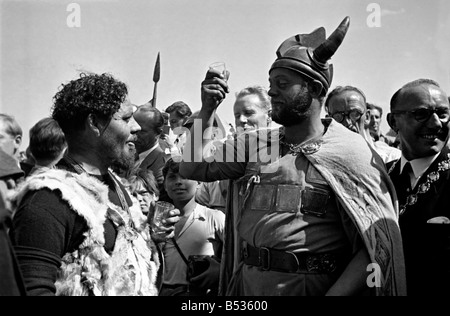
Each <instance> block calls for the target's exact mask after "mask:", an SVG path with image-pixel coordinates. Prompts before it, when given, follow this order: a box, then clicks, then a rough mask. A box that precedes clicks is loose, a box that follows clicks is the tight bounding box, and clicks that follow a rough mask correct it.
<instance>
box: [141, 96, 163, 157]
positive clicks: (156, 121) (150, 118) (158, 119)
mask: <svg viewBox="0 0 450 316" xmlns="http://www.w3.org/2000/svg"><path fill="white" fill-rule="evenodd" d="M133 116H134V119H135V120H136V122H137V123H138V124H139V125H140V126H141V130H140V131H139V132H138V133H137V138H138V139H137V141H136V142H135V144H136V151H137V153H138V154H139V153H141V152H144V151H146V150H148V149H150V148H152V147H153V146H154V145H155V144H156V142H157V141H158V136H159V135H160V134H161V133H162V130H163V129H162V128H163V125H164V117H163V116H162V113H161V112H160V111H159V110H158V109H156V108H154V107H153V106H152V105H151V104H150V103H146V104H144V105H141V106H139V107H138V109H137V110H136V112H134V115H133Z"/></svg>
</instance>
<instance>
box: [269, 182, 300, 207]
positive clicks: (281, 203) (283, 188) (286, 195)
mask: <svg viewBox="0 0 450 316" xmlns="http://www.w3.org/2000/svg"><path fill="white" fill-rule="evenodd" d="M301 194H302V193H301V187H300V186H299V185H290V184H280V185H278V188H277V203H276V208H275V210H276V211H277V212H290V213H297V212H299V211H300V205H301V200H302V195H301Z"/></svg>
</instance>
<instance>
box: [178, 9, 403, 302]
mask: <svg viewBox="0 0 450 316" xmlns="http://www.w3.org/2000/svg"><path fill="white" fill-rule="evenodd" d="M348 27H349V18H345V19H344V20H343V21H342V23H341V24H340V26H339V27H338V28H337V30H336V31H335V32H334V33H333V34H332V35H331V36H330V37H329V38H328V39H326V36H325V29H324V28H319V29H317V30H315V31H314V32H312V33H311V34H299V35H296V36H293V37H291V38H288V39H287V40H286V41H284V42H283V43H282V44H281V46H280V47H279V49H278V51H277V59H276V60H275V62H274V63H273V64H272V66H271V68H270V70H269V82H270V90H269V95H270V97H271V102H272V119H273V120H274V121H275V122H277V123H279V124H281V125H282V128H281V129H275V130H272V132H271V133H269V134H264V132H263V130H259V131H258V130H257V131H250V132H248V133H244V134H243V135H241V136H240V137H239V138H238V139H237V141H236V143H237V144H236V145H235V144H234V142H232V141H231V142H228V143H226V144H225V145H224V148H222V149H223V150H217V151H216V153H217V155H216V157H215V160H214V161H211V160H210V159H208V161H205V160H202V147H201V146H196V145H197V143H198V140H197V139H196V135H197V137H198V134H199V132H200V131H201V132H203V131H205V130H206V129H207V128H208V127H210V126H211V123H212V118H213V117H214V113H215V111H216V109H217V107H218V105H219V104H220V103H221V102H222V101H223V99H224V98H225V96H226V93H228V85H227V80H226V79H228V76H227V75H229V73H226V74H225V75H222V74H219V73H218V72H215V71H213V70H209V71H208V72H207V74H206V78H205V80H204V81H203V83H202V109H201V111H200V114H199V118H200V119H201V123H202V125H201V129H200V126H198V125H199V124H198V122H197V126H195V124H194V127H193V128H192V130H191V137H192V138H191V139H190V141H189V142H188V144H187V145H186V147H189V148H190V152H191V153H192V154H193V155H192V157H190V156H189V153H187V152H185V155H184V157H183V158H184V162H182V164H181V168H180V173H181V174H182V175H183V176H185V177H187V178H190V179H196V180H199V181H213V180H221V179H234V180H237V181H238V182H239V183H241V190H240V192H233V194H234V197H233V201H232V202H233V204H234V207H232V208H230V209H229V210H227V213H226V214H227V217H228V218H230V217H231V216H232V217H233V220H232V222H230V221H229V220H228V218H227V226H226V233H227V236H226V242H229V241H230V240H234V242H235V245H236V246H235V247H234V249H235V251H234V252H233V253H231V255H232V256H231V257H232V258H231V259H232V260H233V263H232V264H231V266H232V278H231V281H230V282H228V280H222V285H224V284H225V287H226V288H227V292H226V294H228V295H256V296H260V295H283V296H284V295H362V294H378V295H403V294H405V284H404V263H403V252H402V247H401V236H400V232H399V227H398V222H397V208H396V207H395V193H394V190H393V186H392V183H391V182H390V180H389V177H388V175H387V173H386V171H385V168H384V166H383V163H382V161H381V160H380V157H378V156H376V157H373V156H372V152H371V150H370V148H369V146H368V144H367V143H366V142H365V141H364V139H363V138H362V137H360V136H359V135H357V134H356V133H353V132H351V131H349V130H348V129H346V128H345V127H343V126H342V125H340V124H338V123H336V122H335V121H333V120H331V119H325V120H321V118H320V112H321V108H322V103H323V99H324V97H325V95H326V92H327V90H328V89H329V87H330V84H331V80H332V74H333V70H332V66H331V65H329V64H328V60H329V59H330V58H331V56H332V55H333V54H334V53H335V51H336V50H337V48H338V47H339V46H340V44H341V42H342V40H343V38H344V36H345V34H346V32H347V30H348ZM206 138H207V137H205V138H203V147H204V146H207V144H206V143H205V139H206ZM255 148H256V149H255ZM232 157H235V158H236V159H235V160H234V161H232V162H231V161H230V158H232ZM192 159H193V160H192ZM374 160H375V162H376V163H371V162H373V161H374ZM234 228H236V230H235V231H233V229H234ZM225 248H226V249H229V248H228V247H227V246H226V247H225ZM236 249H238V250H236ZM226 255H230V252H229V251H228V252H226ZM225 260H226V261H227V259H226V258H225ZM225 264H226V263H225ZM373 267H376V269H375V270H377V272H379V273H378V274H377V275H376V276H375V277H374V278H373V279H372V278H371V277H370V276H369V275H368V273H367V271H373V269H372V268H373ZM226 269H229V266H227V267H226ZM374 282H375V283H374Z"/></svg>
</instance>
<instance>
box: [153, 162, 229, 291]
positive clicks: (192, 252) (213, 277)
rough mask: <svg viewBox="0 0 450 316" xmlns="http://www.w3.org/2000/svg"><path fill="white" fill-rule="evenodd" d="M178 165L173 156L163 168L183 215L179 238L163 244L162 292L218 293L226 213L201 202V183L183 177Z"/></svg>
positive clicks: (167, 186)
mask: <svg viewBox="0 0 450 316" xmlns="http://www.w3.org/2000/svg"><path fill="white" fill-rule="evenodd" d="M178 168H179V163H178V162H175V161H174V160H173V159H169V160H168V161H167V163H166V165H165V166H164V168H163V175H164V188H165V190H166V191H167V194H168V195H169V197H170V198H171V199H172V200H173V203H174V206H175V208H177V209H179V210H180V213H181V214H180V221H179V222H178V223H176V224H175V237H174V238H172V239H169V240H168V241H167V242H165V243H161V244H160V247H161V249H162V251H163V254H164V265H165V267H164V280H163V285H162V288H161V291H160V295H161V296H172V295H182V296H189V295H193V296H196V295H200V296H201V295H216V294H217V289H218V283H219V270H220V256H221V253H222V247H223V235H224V226H225V215H224V213H223V212H221V211H219V210H213V209H210V208H207V207H205V206H202V205H200V204H197V203H196V202H195V192H196V190H197V187H198V185H199V183H198V182H197V181H193V180H188V179H186V178H183V177H182V176H181V175H180V174H179V172H178ZM183 261H184V262H183Z"/></svg>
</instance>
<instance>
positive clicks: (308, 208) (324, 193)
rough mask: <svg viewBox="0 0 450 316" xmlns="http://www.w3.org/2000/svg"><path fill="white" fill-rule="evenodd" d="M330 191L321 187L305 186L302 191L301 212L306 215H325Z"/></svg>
mask: <svg viewBox="0 0 450 316" xmlns="http://www.w3.org/2000/svg"><path fill="white" fill-rule="evenodd" d="M329 199H330V192H329V191H328V190H326V189H321V188H305V190H303V192H302V207H301V212H302V213H303V214H304V215H313V216H317V217H325V215H326V213H327V204H328V200H329Z"/></svg>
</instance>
